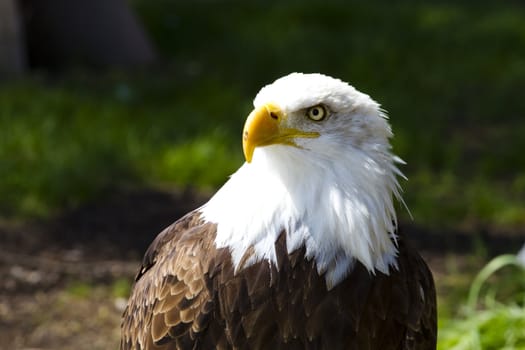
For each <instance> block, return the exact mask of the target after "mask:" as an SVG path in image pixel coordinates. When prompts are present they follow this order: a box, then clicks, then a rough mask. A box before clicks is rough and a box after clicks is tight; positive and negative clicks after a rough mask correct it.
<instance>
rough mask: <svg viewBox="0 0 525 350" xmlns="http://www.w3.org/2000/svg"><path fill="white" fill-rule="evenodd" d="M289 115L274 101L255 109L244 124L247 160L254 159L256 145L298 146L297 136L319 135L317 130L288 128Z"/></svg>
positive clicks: (243, 146) (244, 143) (243, 137)
mask: <svg viewBox="0 0 525 350" xmlns="http://www.w3.org/2000/svg"><path fill="white" fill-rule="evenodd" d="M286 118H287V116H286V115H285V114H284V113H283V111H282V110H281V109H280V108H279V107H278V106H277V105H275V104H273V103H267V104H265V105H262V106H260V107H258V108H256V109H254V110H253V111H252V112H251V113H250V115H249V116H248V118H247V119H246V123H245V124H244V130H243V132H242V148H243V151H244V157H245V158H246V161H247V162H248V163H250V162H251V161H252V157H253V152H254V151H255V147H262V146H269V145H275V144H282V145H289V146H295V147H298V146H297V144H296V143H295V142H294V139H295V138H297V137H308V138H312V137H318V136H319V133H317V132H304V131H301V130H297V129H293V128H287V127H286V126H285V125H284V124H285V123H284V122H285V120H286Z"/></svg>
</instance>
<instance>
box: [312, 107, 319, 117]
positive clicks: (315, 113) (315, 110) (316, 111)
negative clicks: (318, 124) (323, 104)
mask: <svg viewBox="0 0 525 350" xmlns="http://www.w3.org/2000/svg"><path fill="white" fill-rule="evenodd" d="M312 114H313V115H314V116H317V115H318V114H319V109H318V108H314V109H313V110H312Z"/></svg>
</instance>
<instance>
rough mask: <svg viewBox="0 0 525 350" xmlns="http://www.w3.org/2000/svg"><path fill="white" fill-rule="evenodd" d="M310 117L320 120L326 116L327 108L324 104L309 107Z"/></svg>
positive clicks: (308, 114)
mask: <svg viewBox="0 0 525 350" xmlns="http://www.w3.org/2000/svg"><path fill="white" fill-rule="evenodd" d="M306 115H307V116H308V118H310V119H312V120H314V121H316V122H318V121H321V120H323V119H324V118H325V117H326V108H325V107H324V106H323V105H317V106H313V107H310V108H308V110H307V111H306Z"/></svg>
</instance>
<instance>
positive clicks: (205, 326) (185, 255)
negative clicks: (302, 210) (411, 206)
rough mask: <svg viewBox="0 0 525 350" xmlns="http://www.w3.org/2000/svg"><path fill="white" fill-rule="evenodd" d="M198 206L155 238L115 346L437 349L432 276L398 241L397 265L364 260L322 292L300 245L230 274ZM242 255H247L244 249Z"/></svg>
mask: <svg viewBox="0 0 525 350" xmlns="http://www.w3.org/2000/svg"><path fill="white" fill-rule="evenodd" d="M215 233H216V226H215V225H214V224H211V223H205V222H203V220H202V219H200V217H199V214H198V213H196V212H193V213H190V214H188V215H186V216H185V217H184V218H182V219H181V220H179V221H178V222H176V223H175V224H173V225H172V226H170V227H168V228H167V229H166V230H165V231H163V232H162V233H161V234H160V235H159V236H158V237H157V238H156V239H155V241H154V242H153V243H152V245H151V246H150V248H149V249H148V251H147V252H146V255H145V257H144V262H143V266H142V269H141V271H140V272H139V274H138V276H137V280H136V284H135V287H134V288H133V292H132V294H131V297H130V299H129V303H128V307H127V308H126V311H125V312H124V318H123V323H122V339H121V349H122V350H128V349H129V350H131V349H142V350H153V349H164V350H168V349H272V350H277V349H361V350H363V349H381V350H388V349H435V347H436V332H437V330H436V299H435V290H434V283H433V280H432V275H431V273H430V271H429V269H428V267H427V265H426V264H425V262H424V261H423V260H422V258H421V257H420V256H419V255H418V254H417V252H416V251H415V250H414V249H412V248H411V247H409V246H408V245H407V244H406V242H404V241H403V239H402V237H401V238H400V239H399V242H398V243H399V255H398V260H397V261H398V266H399V268H398V269H397V270H395V269H392V271H391V273H390V275H384V274H382V273H380V272H377V273H376V274H370V273H369V272H368V271H367V270H366V269H365V268H364V267H363V266H362V265H361V264H360V263H356V264H355V266H354V268H353V270H352V272H351V273H350V274H349V275H348V277H347V278H346V279H344V280H343V281H342V282H341V283H340V284H338V285H337V286H335V287H334V288H333V289H331V290H330V291H328V290H327V289H326V283H325V278H324V276H319V275H318V273H317V269H316V266H315V263H314V262H313V261H311V260H310V261H308V260H306V259H305V257H304V253H305V251H304V249H298V250H296V251H295V252H293V253H291V254H288V253H287V251H286V242H285V237H286V235H284V234H282V235H281V236H280V238H279V240H278V241H277V242H276V243H275V247H276V252H277V257H278V263H277V266H276V265H274V264H270V263H269V262H268V261H261V262H258V263H256V264H253V265H251V266H248V267H245V268H242V269H240V270H239V271H238V272H237V273H236V274H234V269H233V265H232V262H231V257H230V254H229V252H228V250H227V249H217V248H216V247H215V245H214V239H215ZM247 254H250V251H248V253H247Z"/></svg>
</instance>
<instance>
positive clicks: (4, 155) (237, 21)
mask: <svg viewBox="0 0 525 350" xmlns="http://www.w3.org/2000/svg"><path fill="white" fill-rule="evenodd" d="M132 4H133V6H134V8H135V9H136V10H137V14H138V15H139V17H140V18H141V19H142V20H143V22H144V24H145V27H146V29H147V30H148V32H149V34H150V36H151V39H152V41H153V42H154V43H155V45H156V46H157V48H158V50H159V53H160V55H161V61H162V63H161V64H160V65H158V66H157V67H152V68H150V69H143V70H134V71H132V72H130V71H118V70H112V71H104V72H99V73H98V74H92V73H89V72H85V71H82V70H73V71H71V72H69V73H68V74H65V75H62V76H61V78H58V79H57V78H56V77H53V78H52V77H50V76H48V75H47V74H45V73H38V72H37V73H35V74H33V75H32V76H31V77H28V78H25V79H23V80H21V81H16V82H10V83H4V84H3V85H2V86H0V89H1V92H0V213H1V216H2V217H4V218H8V219H22V220H23V219H27V218H34V217H49V216H50V215H53V214H56V213H58V212H60V211H61V210H63V209H65V208H70V207H74V206H77V205H79V204H81V203H83V202H85V201H86V200H88V199H91V198H95V197H97V196H99V195H100V194H101V193H103V192H104V191H106V190H107V189H108V188H112V187H115V186H151V187H185V186H192V187H196V188H198V189H206V190H210V189H214V188H217V187H218V186H220V185H221V184H222V183H223V182H224V181H225V180H226V178H227V176H228V175H229V174H231V173H233V172H234V171H235V169H236V168H237V167H238V166H239V165H240V164H241V163H242V161H243V158H242V151H241V138H240V134H241V129H242V125H243V122H244V119H245V117H246V116H247V114H248V113H249V112H250V110H251V100H252V98H253V97H254V96H255V94H256V93H257V91H258V90H259V88H260V87H262V86H263V85H265V84H267V83H270V82H272V81H273V80H275V79H276V78H278V77H280V76H282V75H284V74H288V73H290V72H293V71H303V72H323V73H325V74H329V75H333V76H336V77H339V78H341V79H343V80H345V81H348V82H350V83H351V84H353V85H354V86H355V87H356V88H358V89H359V90H361V91H364V92H366V93H368V94H370V95H371V96H373V97H374V98H375V99H376V100H377V101H378V102H380V103H381V104H382V106H383V107H384V108H385V109H386V110H388V112H389V114H390V117H391V123H392V126H393V129H394V132H395V138H394V140H393V144H394V150H395V152H396V153H397V154H398V155H400V156H401V157H402V158H403V159H404V160H406V161H407V163H408V164H407V166H405V167H404V169H403V171H404V172H405V173H406V175H407V176H408V178H409V181H408V182H406V183H404V184H403V187H404V188H405V195H404V197H405V201H406V203H407V204H408V206H409V208H410V210H411V212H412V214H413V217H414V222H415V223H416V224H418V225H421V226H430V225H433V226H434V227H435V225H440V227H444V228H446V227H463V228H464V227H489V228H497V229H514V228H519V227H522V226H523V225H524V224H525V154H524V151H525V137H524V135H525V98H524V97H525V7H524V6H523V4H522V3H520V2H518V1H515V2H513V1H506V2H491V1H488V0H487V1H477V2H471V1H466V0H465V1H456V2H452V1H430V2H408V1H399V2H386V1H367V2H364V1H350V2H349V1H320V0H308V1H252V2H247V1H167V0H157V1H146V0H134V1H132ZM402 215H404V218H405V219H407V218H408V215H407V214H406V213H404V212H403V213H402ZM516 273H517V274H519V272H516ZM511 275H512V276H513V278H511V280H519V279H520V278H522V277H516V276H521V275H516V274H515V273H514V272H513V273H512V274H511ZM469 277H471V275H469ZM458 284H459V285H461V286H462V287H461V288H460V290H462V291H463V292H465V293H466V290H467V289H468V283H465V282H461V283H458ZM457 300H460V298H458V299H455V301H457ZM444 305H445V306H444V310H445V311H444V312H443V314H444V315H445V316H444V318H442V319H441V321H440V322H441V324H442V325H443V327H449V328H448V329H460V328H457V327H460V326H458V324H457V323H454V322H462V321H461V320H463V321H465V320H472V317H471V316H472V314H470V315H469V314H464V316H461V313H458V310H455V311H454V312H452V311H450V312H449V311H447V310H449V309H454V306H453V303H452V302H450V303H448V304H447V301H444ZM447 305H448V306H447ZM491 305H495V304H491ZM501 305H502V304H498V307H500V306H501ZM509 307H510V306H509ZM512 307H517V308H518V311H519V312H522V313H523V300H516V298H514V299H512ZM520 308H521V309H520ZM491 310H492V309H491ZM493 310H499V309H497V308H496V309H494V308H493ZM509 310H510V309H509ZM513 310H514V309H513ZM509 312H511V311H509ZM512 312H514V311H512ZM519 312H518V315H521V316H520V317H522V314H519ZM458 315H460V316H458ZM480 315H481V313H480ZM450 317H460V318H459V319H457V320H452V319H451V318H450ZM462 317H465V319H463V318H462ZM480 317H481V316H480ZM509 317H510V316H509ZM496 319H497V320H496V321H494V323H493V325H495V326H493V327H495V328H494V329H496V330H501V332H498V331H496V332H492V333H495V334H497V335H498V336H499V337H500V338H501V334H505V332H503V329H506V327H508V322H507V321H508V320H507V319H505V318H503V320H502V319H501V318H499V316H497V317H496ZM465 322H467V321H465ZM520 322H521V323H519V322H518V323H517V324H523V317H522V318H521V321H520ZM514 323H516V322H514ZM498 325H499V326H498ZM450 327H452V328H450ZM491 327H492V326H491ZM498 327H499V328H498ZM520 327H521V326H520ZM489 328H490V327H489ZM516 329H518V328H516ZM492 333H491V334H492ZM518 333H519V332H518ZM445 334H450V333H447V332H446V331H445ZM462 334H464V333H461V332H460V333H456V336H457V337H461V336H462ZM519 334H521V335H520V336H521V338H519V337H518V339H521V343H520V342H517V343H515V344H514V345H512V346H514V348H519V346H522V348H523V346H524V345H523V339H525V335H524V334H523V332H522V333H519ZM496 338H497V337H496ZM496 338H494V339H496ZM443 339H445V338H443ZM447 339H448V338H447ZM491 339H492V338H491ZM447 341H448V340H447ZM441 344H442V345H441V346H442V348H443V349H445V348H452V345H450V344H451V343H450V342H448V343H446V342H445V340H442V342H441ZM443 344H446V345H443ZM491 344H492V343H491ZM497 344H499V345H497ZM516 344H518V345H516ZM519 344H521V345H519ZM502 346H503V345H501V344H500V343H496V345H494V344H492V345H490V344H489V345H487V346H484V347H483V348H487V349H499V348H501V347H502ZM466 348H469V347H468V346H467V347H466ZM458 349H459V348H458Z"/></svg>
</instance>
